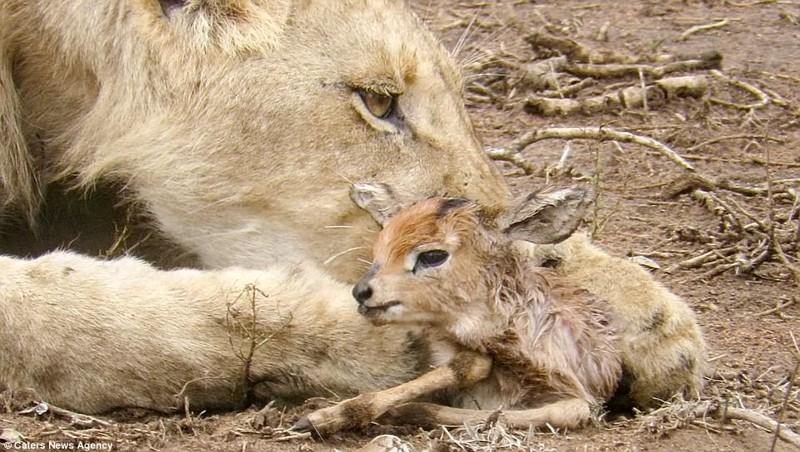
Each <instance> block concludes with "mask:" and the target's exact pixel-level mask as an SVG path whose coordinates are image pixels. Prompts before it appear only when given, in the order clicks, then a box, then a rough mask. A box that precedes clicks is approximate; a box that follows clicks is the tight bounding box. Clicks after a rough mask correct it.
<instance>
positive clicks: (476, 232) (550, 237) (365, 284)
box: [296, 185, 622, 432]
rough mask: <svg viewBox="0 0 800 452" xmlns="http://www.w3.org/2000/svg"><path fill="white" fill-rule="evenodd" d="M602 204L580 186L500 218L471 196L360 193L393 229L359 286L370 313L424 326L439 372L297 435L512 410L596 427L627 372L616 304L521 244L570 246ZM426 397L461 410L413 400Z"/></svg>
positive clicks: (369, 397) (328, 416) (343, 408)
mask: <svg viewBox="0 0 800 452" xmlns="http://www.w3.org/2000/svg"><path fill="white" fill-rule="evenodd" d="M359 190H360V191H359ZM589 198H590V197H589V196H587V194H586V192H585V191H583V190H581V189H578V188H567V189H559V190H551V191H544V192H538V193H533V194H531V195H529V196H527V197H525V198H523V199H522V200H521V201H519V202H518V203H517V204H516V205H515V206H512V208H511V209H509V210H508V212H507V213H506V214H504V215H503V216H501V217H499V218H489V217H487V216H484V215H483V213H482V212H481V209H480V208H479V206H478V205H476V204H475V203H473V202H472V201H469V200H466V199H461V198H444V197H435V198H430V199H426V200H424V201H420V202H417V203H415V204H413V205H411V206H410V207H408V208H405V209H403V210H400V211H397V212H395V211H394V210H395V208H396V207H395V205H394V203H393V202H392V199H393V196H392V193H391V191H390V190H389V189H388V187H386V186H358V185H357V186H356V191H355V194H354V199H355V200H356V202H357V203H358V204H360V205H361V206H362V207H364V208H365V209H367V210H368V211H370V212H371V213H372V215H373V217H375V219H376V220H378V222H381V223H383V222H385V224H384V229H383V231H382V232H381V233H380V235H379V236H378V239H377V242H376V244H375V247H374V250H373V257H374V260H373V264H372V266H371V267H370V269H369V271H368V272H367V273H366V274H365V275H364V277H363V278H361V280H360V281H359V282H358V283H357V284H356V285H355V287H354V288H353V296H354V297H355V298H356V300H357V301H358V310H359V312H360V313H361V314H362V315H364V316H366V317H367V318H369V319H370V320H371V321H372V322H374V323H376V324H389V323H391V324H403V325H404V326H406V327H409V326H411V327H418V329H419V331H420V333H421V334H422V336H423V337H424V338H425V339H426V341H427V342H428V344H429V346H430V362H429V363H430V365H431V366H432V367H434V369H433V370H431V371H430V372H428V373H427V374H424V375H423V376H421V377H419V378H417V379H416V380H413V381H411V382H409V383H405V384H402V385H400V386H397V387H394V388H391V389H388V390H385V391H381V392H377V393H371V394H364V395H361V396H359V397H356V398H354V399H350V400H347V401H344V402H342V403H341V404H339V405H336V406H333V407H330V408H326V409H322V410H318V411H316V412H314V413H312V414H311V415H310V416H308V418H304V419H302V420H301V421H300V422H298V424H297V425H296V428H300V429H316V430H317V431H319V432H330V431H333V430H336V429H340V428H344V427H354V426H360V425H364V424H366V423H368V422H370V421H372V420H374V419H376V418H378V417H380V416H382V415H384V414H385V415H386V416H388V417H389V418H390V419H388V420H390V421H391V419H392V418H394V419H401V420H402V421H403V422H410V423H414V424H420V425H436V424H462V423H463V422H465V421H466V422H470V421H478V420H483V419H486V418H487V417H488V416H489V415H491V414H492V412H493V411H496V410H499V409H503V410H507V411H505V412H504V416H505V419H506V421H507V423H508V424H510V425H512V426H514V427H520V428H528V427H529V426H542V425H545V424H550V425H551V426H553V427H557V428H575V427H577V426H580V425H581V424H583V423H585V422H586V421H588V420H589V419H590V418H591V415H592V411H593V408H595V407H598V406H600V405H601V404H602V403H604V402H605V401H606V400H608V399H609V398H611V396H612V395H613V394H614V391H615V389H616V387H617V384H618V382H619V381H620V378H621V376H622V360H621V356H620V353H619V338H618V335H617V333H616V331H615V325H614V322H613V321H612V319H611V316H610V313H611V309H610V307H609V306H608V305H607V302H606V301H605V300H603V299H600V298H599V297H596V296H594V295H592V294H591V293H589V292H588V291H586V290H583V289H581V288H580V287H578V286H576V285H574V284H570V283H569V282H568V281H567V280H566V279H565V278H563V277H561V276H559V275H557V274H556V273H555V272H554V271H553V270H551V269H548V268H544V267H537V266H534V265H533V264H532V263H531V262H532V261H531V259H530V257H529V256H528V255H527V254H525V253H524V252H521V251H520V250H519V248H518V247H517V246H515V245H514V243H513V242H514V240H527V241H530V242H533V243H537V244H544V243H556V242H560V241H562V240H564V239H565V238H567V237H568V236H569V235H571V234H572V233H573V232H574V230H575V229H576V228H577V226H578V225H579V223H580V220H581V217H582V212H583V211H584V209H585V207H586V205H587V204H588V201H589ZM365 346H369V345H368V344H365ZM433 393H435V394H433ZM426 395H435V396H437V399H438V398H443V399H444V401H445V402H446V403H447V404H448V405H450V406H441V405H434V404H430V403H407V402H410V401H412V400H414V399H416V398H418V397H421V396H426ZM454 407H457V408H454Z"/></svg>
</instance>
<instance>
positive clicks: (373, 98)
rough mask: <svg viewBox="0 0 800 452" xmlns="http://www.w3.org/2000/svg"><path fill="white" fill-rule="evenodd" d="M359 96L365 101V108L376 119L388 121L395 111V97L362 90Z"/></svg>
mask: <svg viewBox="0 0 800 452" xmlns="http://www.w3.org/2000/svg"><path fill="white" fill-rule="evenodd" d="M358 94H359V95H360V96H361V100H362V101H364V106H366V107H367V110H368V111H369V112H370V113H371V114H372V115H374V116H375V117H376V118H380V119H386V118H388V117H389V115H391V114H392V111H394V104H395V96H389V95H386V94H378V93H376V92H373V91H368V90H360V91H359V92H358Z"/></svg>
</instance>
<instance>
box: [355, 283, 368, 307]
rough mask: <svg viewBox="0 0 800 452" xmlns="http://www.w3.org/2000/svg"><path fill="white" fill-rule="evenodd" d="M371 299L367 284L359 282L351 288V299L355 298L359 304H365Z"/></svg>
mask: <svg viewBox="0 0 800 452" xmlns="http://www.w3.org/2000/svg"><path fill="white" fill-rule="evenodd" d="M371 297H372V287H370V285H369V283H366V282H359V283H358V284H356V285H355V287H353V298H355V299H356V301H358V303H359V304H364V303H366V301H367V300H369V299H370V298H371Z"/></svg>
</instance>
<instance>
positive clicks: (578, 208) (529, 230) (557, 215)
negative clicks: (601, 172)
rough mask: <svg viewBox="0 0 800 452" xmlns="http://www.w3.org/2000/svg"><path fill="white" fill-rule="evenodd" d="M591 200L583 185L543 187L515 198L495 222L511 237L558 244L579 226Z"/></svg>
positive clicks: (589, 193)
mask: <svg viewBox="0 0 800 452" xmlns="http://www.w3.org/2000/svg"><path fill="white" fill-rule="evenodd" d="M591 201H592V196H591V192H590V191H589V190H587V189H584V188H580V187H567V188H556V189H543V190H540V191H537V192H533V193H531V194H529V195H527V196H523V197H522V198H520V199H518V200H517V201H516V202H515V203H514V204H513V205H511V206H510V207H509V209H508V211H506V213H504V214H503V215H502V216H501V217H500V218H499V220H498V221H499V224H500V227H501V229H502V231H503V232H504V233H505V234H506V235H508V236H509V237H510V238H512V239H515V240H525V241H528V242H532V243H537V244H548V243H558V242H561V241H562V240H565V239H566V238H567V237H569V236H570V235H572V233H573V232H575V230H576V229H578V226H580V223H581V220H583V216H584V214H585V212H586V207H588V205H589V204H590V203H591Z"/></svg>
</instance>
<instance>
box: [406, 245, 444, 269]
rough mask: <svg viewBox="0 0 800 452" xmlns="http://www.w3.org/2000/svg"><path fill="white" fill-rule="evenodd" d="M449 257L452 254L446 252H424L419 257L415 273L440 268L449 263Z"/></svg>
mask: <svg viewBox="0 0 800 452" xmlns="http://www.w3.org/2000/svg"><path fill="white" fill-rule="evenodd" d="M449 257H450V253H448V252H447V251H444V250H430V251H424V252H422V253H419V255H418V256H417V263H416V265H414V271H417V270H418V269H421V268H433V267H438V266H440V265H442V264H444V263H445V262H447V258H449Z"/></svg>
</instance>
